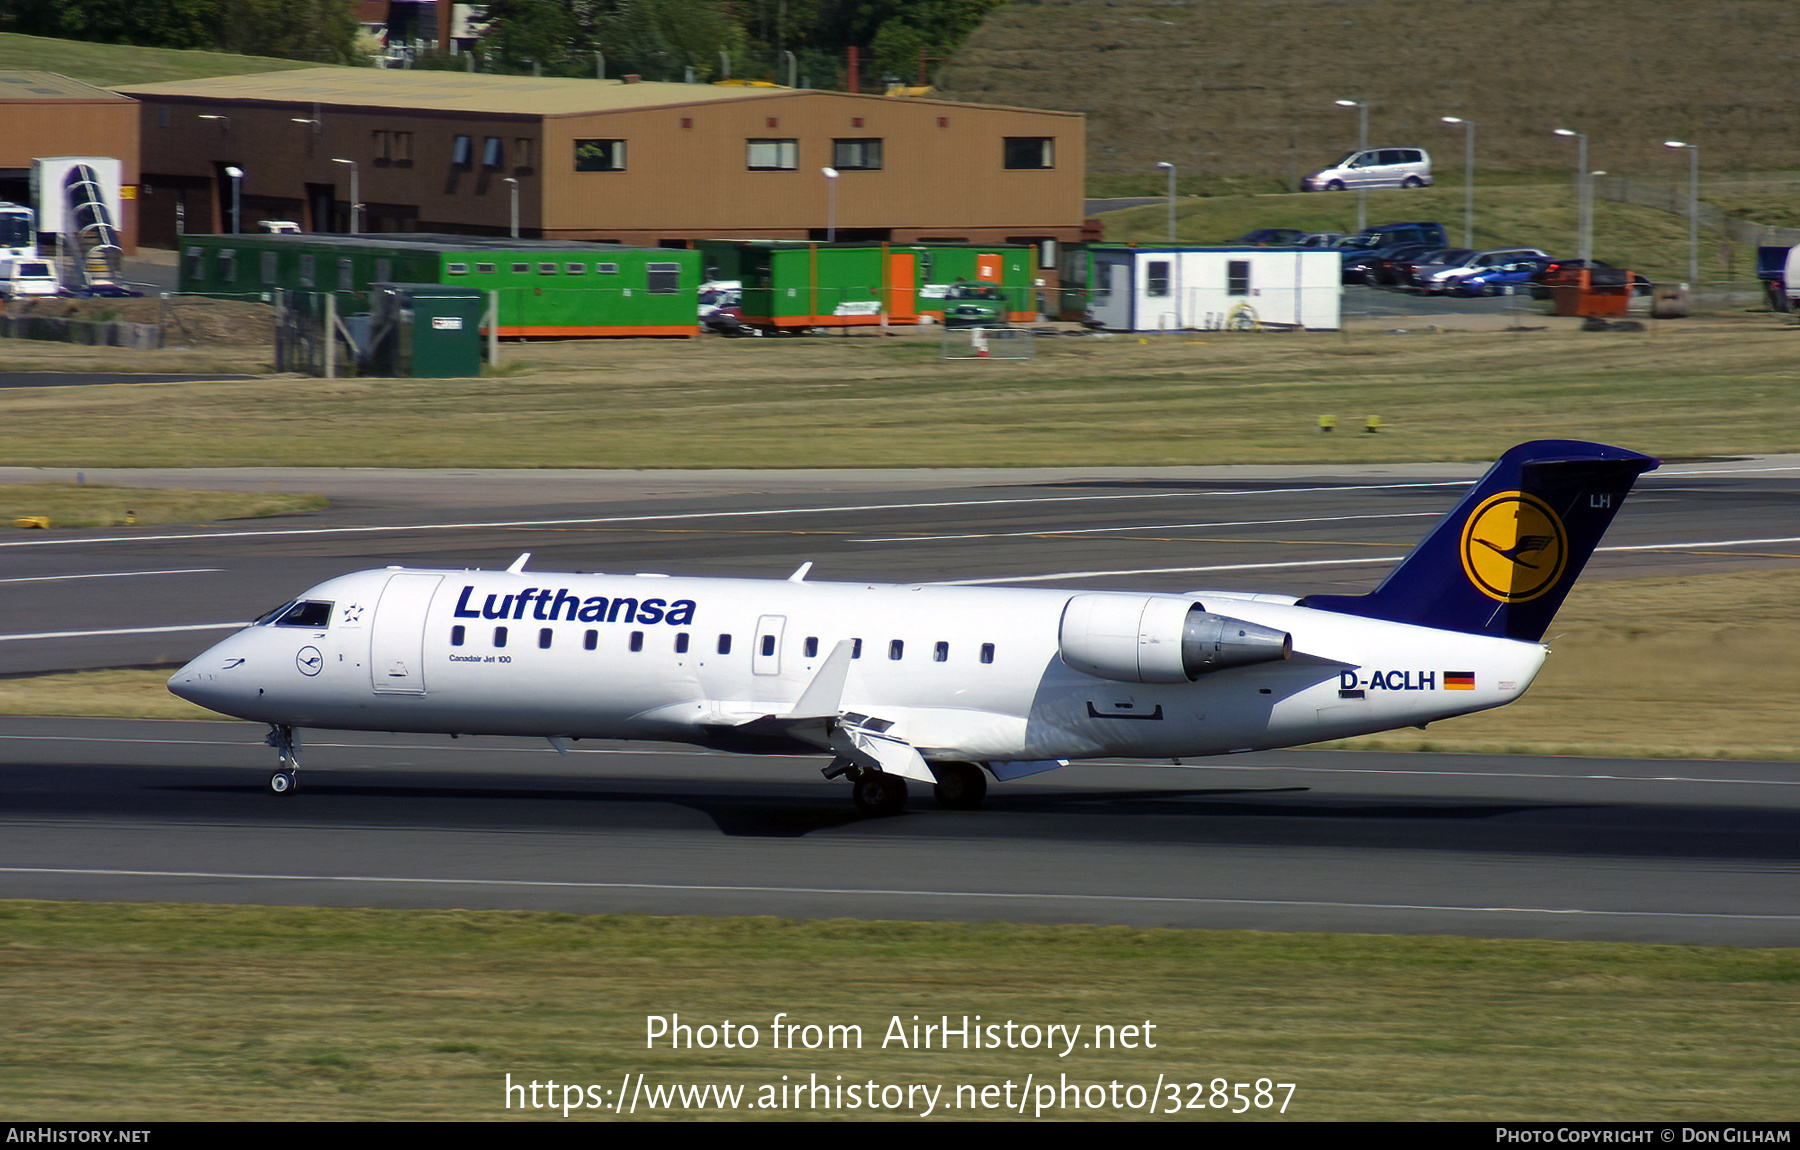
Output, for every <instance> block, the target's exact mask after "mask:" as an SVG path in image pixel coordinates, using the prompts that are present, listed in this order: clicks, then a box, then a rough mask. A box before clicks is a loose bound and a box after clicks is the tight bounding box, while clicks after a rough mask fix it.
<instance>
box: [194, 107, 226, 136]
mask: <svg viewBox="0 0 1800 1150" xmlns="http://www.w3.org/2000/svg"><path fill="white" fill-rule="evenodd" d="M200 118H201V119H202V120H219V121H221V123H220V125H219V130H220V131H222V132H229V131H231V117H230V116H215V115H212V114H211V113H207V112H202V113H200Z"/></svg>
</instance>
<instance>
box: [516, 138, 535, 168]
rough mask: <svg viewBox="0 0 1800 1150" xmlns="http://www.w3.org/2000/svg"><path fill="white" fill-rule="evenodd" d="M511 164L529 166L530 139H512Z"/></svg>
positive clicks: (517, 166)
mask: <svg viewBox="0 0 1800 1150" xmlns="http://www.w3.org/2000/svg"><path fill="white" fill-rule="evenodd" d="M513 166H514V167H515V168H529V167H530V166H531V141H530V140H528V139H523V138H520V139H516V140H514V141H513Z"/></svg>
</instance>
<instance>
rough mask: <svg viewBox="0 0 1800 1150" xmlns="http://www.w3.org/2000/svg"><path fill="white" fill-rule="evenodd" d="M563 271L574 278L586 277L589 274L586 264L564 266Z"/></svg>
mask: <svg viewBox="0 0 1800 1150" xmlns="http://www.w3.org/2000/svg"><path fill="white" fill-rule="evenodd" d="M563 271H564V272H565V273H567V274H568V275H572V276H579V275H586V274H587V265H586V264H564V265H563Z"/></svg>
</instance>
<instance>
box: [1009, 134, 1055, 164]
mask: <svg viewBox="0 0 1800 1150" xmlns="http://www.w3.org/2000/svg"><path fill="white" fill-rule="evenodd" d="M1006 166H1007V167H1009V168H1054V167H1055V166H1056V137H1054V136H1008V137H1006Z"/></svg>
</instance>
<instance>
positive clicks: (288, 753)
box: [263, 723, 300, 795]
mask: <svg viewBox="0 0 1800 1150" xmlns="http://www.w3.org/2000/svg"><path fill="white" fill-rule="evenodd" d="M263 742H264V743H266V744H268V745H269V746H271V747H274V748H275V753H276V755H278V756H280V761H281V766H280V768H279V769H277V770H276V772H275V773H274V774H272V775H270V776H269V790H270V791H271V792H272V793H274V794H277V795H291V794H293V793H294V792H295V791H297V790H299V789H300V732H299V731H296V730H295V729H294V728H292V727H290V726H288V725H287V724H286V723H270V724H269V733H268V734H267V735H264V736H263Z"/></svg>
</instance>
